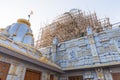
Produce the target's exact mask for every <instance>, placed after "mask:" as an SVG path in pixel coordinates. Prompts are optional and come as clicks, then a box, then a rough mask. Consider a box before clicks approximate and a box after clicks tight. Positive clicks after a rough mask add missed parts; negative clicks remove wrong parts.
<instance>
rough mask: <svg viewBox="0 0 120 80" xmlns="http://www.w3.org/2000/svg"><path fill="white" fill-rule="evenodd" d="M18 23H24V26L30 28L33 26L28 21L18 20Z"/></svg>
mask: <svg viewBox="0 0 120 80" xmlns="http://www.w3.org/2000/svg"><path fill="white" fill-rule="evenodd" d="M17 22H18V23H23V24H26V25H28V26H29V27H30V26H31V24H30V22H29V21H28V20H26V19H18V20H17Z"/></svg>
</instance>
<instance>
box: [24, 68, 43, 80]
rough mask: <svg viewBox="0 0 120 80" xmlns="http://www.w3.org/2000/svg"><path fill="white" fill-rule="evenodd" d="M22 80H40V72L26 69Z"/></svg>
mask: <svg viewBox="0 0 120 80" xmlns="http://www.w3.org/2000/svg"><path fill="white" fill-rule="evenodd" d="M24 80H41V72H39V71H35V70H31V69H27V70H26V74H25V79H24Z"/></svg>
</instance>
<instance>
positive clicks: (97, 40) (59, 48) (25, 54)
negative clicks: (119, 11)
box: [0, 19, 120, 80]
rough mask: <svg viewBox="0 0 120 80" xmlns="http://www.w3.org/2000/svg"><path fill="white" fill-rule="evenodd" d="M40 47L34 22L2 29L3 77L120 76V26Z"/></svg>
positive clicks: (92, 79) (84, 79)
mask: <svg viewBox="0 0 120 80" xmlns="http://www.w3.org/2000/svg"><path fill="white" fill-rule="evenodd" d="M86 32H87V33H86V36H83V37H80V38H76V39H72V40H68V41H64V42H59V39H58V38H57V37H54V38H53V42H52V44H51V46H47V47H43V48H39V49H36V48H35V47H34V38H33V34H32V30H31V28H30V22H29V21H27V20H25V19H18V21H17V22H16V23H13V24H12V25H10V26H8V27H7V28H5V29H3V30H0V80H119V79H120V28H119V26H118V27H117V28H112V29H106V30H103V31H101V32H99V33H96V32H93V30H92V27H91V26H88V27H87V29H86Z"/></svg>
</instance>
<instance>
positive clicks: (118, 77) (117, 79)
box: [112, 73, 120, 80]
mask: <svg viewBox="0 0 120 80" xmlns="http://www.w3.org/2000/svg"><path fill="white" fill-rule="evenodd" d="M112 78H113V80H120V73H112Z"/></svg>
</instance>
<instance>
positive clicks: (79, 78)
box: [68, 76, 83, 80]
mask: <svg viewBox="0 0 120 80" xmlns="http://www.w3.org/2000/svg"><path fill="white" fill-rule="evenodd" d="M68 80H83V76H70V77H68Z"/></svg>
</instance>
